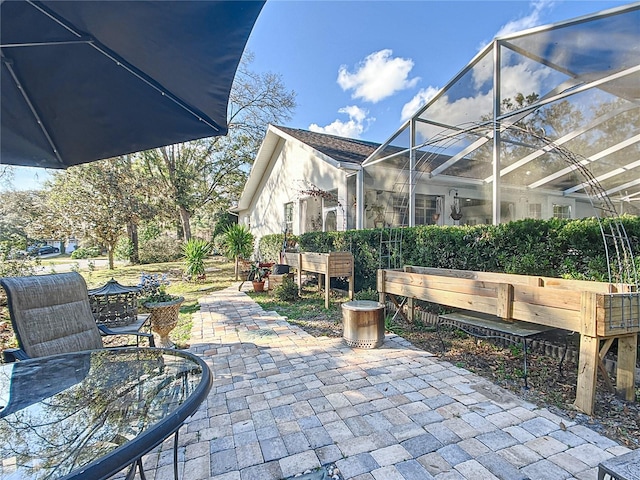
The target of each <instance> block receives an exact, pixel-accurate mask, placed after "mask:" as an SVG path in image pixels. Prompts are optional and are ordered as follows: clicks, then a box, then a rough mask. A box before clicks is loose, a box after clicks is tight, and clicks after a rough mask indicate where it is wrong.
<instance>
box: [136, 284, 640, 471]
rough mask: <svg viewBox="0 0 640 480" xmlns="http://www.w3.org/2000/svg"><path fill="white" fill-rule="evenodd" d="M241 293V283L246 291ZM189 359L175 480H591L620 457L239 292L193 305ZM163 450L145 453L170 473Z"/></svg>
mask: <svg viewBox="0 0 640 480" xmlns="http://www.w3.org/2000/svg"><path fill="white" fill-rule="evenodd" d="M247 286H248V285H247ZM200 303H201V306H202V308H201V311H200V312H198V313H196V314H194V325H193V330H192V338H191V345H192V346H191V349H190V350H191V351H192V352H194V353H196V354H199V355H201V356H203V358H204V359H205V360H206V362H207V363H208V364H209V365H210V367H211V369H212V371H213V375H214V384H213V388H212V390H211V393H210V394H209V397H208V399H207V401H206V402H205V403H204V404H203V405H202V407H201V408H200V410H199V411H198V413H197V414H196V415H194V416H193V417H192V418H191V419H190V420H189V421H188V423H187V424H186V425H185V426H183V427H182V429H181V431H180V443H179V461H180V470H181V478H183V479H184V480H201V479H215V480H280V479H283V478H287V477H291V476H294V475H296V474H299V473H302V472H304V471H306V470H313V469H315V468H317V467H320V466H321V465H325V464H329V463H333V464H335V465H336V466H337V467H338V468H339V470H340V472H341V474H342V476H343V477H344V479H345V480H346V479H353V480H403V479H404V480H428V479H432V478H435V479H438V480H462V479H468V480H491V479H496V478H497V479H502V480H518V479H531V480H537V479H540V480H555V479H572V478H575V479H580V480H586V479H594V480H595V479H596V478H597V465H598V463H599V462H601V461H602V460H606V459H608V458H611V457H613V456H617V455H621V454H623V453H626V452H628V451H629V449H627V448H626V447H623V446H620V445H618V444H617V443H616V442H614V441H612V440H609V439H608V438H606V437H604V436H601V435H599V434H598V433H596V432H595V431H593V430H590V429H589V428H586V427H584V426H582V425H577V424H575V423H573V422H571V421H570V420H568V419H566V418H560V417H558V416H557V415H554V414H553V413H551V412H549V411H548V410H547V409H541V408H537V407H536V406H535V405H533V404H531V403H528V402H526V401H523V400H521V399H519V398H517V397H516V396H514V395H512V394H511V393H509V392H507V391H505V390H503V389H501V388H499V387H497V386H495V385H493V384H492V383H490V382H488V381H487V380H484V379H482V378H481V377H479V376H476V375H474V374H472V373H470V372H468V371H467V370H464V369H462V368H458V367H455V366H454V365H452V364H450V363H448V362H444V361H442V360H440V359H439V358H437V357H436V356H433V355H431V354H429V353H427V352H424V351H422V350H419V349H416V348H414V347H412V345H411V344H409V343H408V342H407V341H405V340H404V339H403V338H401V337H398V336H395V335H391V336H389V335H388V336H387V337H386V339H385V343H384V346H383V347H382V348H379V349H374V350H362V349H354V348H351V347H348V346H346V345H345V343H344V342H343V341H342V339H338V338H326V337H321V338H315V337H313V336H311V335H309V334H307V333H306V332H304V331H303V330H301V329H300V328H298V327H296V326H293V325H290V324H289V323H288V322H287V321H286V319H285V318H283V317H281V316H279V315H278V314H276V313H274V312H264V311H263V310H262V308H261V307H259V306H258V305H257V304H256V303H255V302H253V301H252V300H251V299H250V298H249V297H248V296H247V295H246V294H245V293H243V292H239V291H238V289H237V286H234V287H231V288H228V289H226V290H222V291H219V292H215V293H211V294H209V295H207V296H205V297H203V298H202V299H201V300H200ZM172 455H173V452H172V443H171V439H169V440H167V442H165V443H164V444H163V445H162V447H161V448H159V449H157V450H155V451H153V452H151V453H150V454H149V455H147V456H146V457H145V459H144V463H145V465H146V468H147V478H149V479H156V480H164V479H170V478H173V465H172V458H173V457H172Z"/></svg>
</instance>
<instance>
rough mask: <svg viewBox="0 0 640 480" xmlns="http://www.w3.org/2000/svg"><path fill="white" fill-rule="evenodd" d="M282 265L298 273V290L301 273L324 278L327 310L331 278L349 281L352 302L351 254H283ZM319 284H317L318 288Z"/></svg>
mask: <svg viewBox="0 0 640 480" xmlns="http://www.w3.org/2000/svg"><path fill="white" fill-rule="evenodd" d="M282 257H283V258H282V260H283V263H286V264H287V265H289V266H290V267H292V268H295V269H296V270H297V272H298V288H300V287H301V286H302V272H312V273H319V274H321V275H323V276H324V279H325V280H324V284H325V287H324V292H325V293H324V295H325V299H324V306H325V308H329V292H330V290H331V278H332V277H347V278H348V279H349V299H350V300H353V288H354V285H353V280H354V279H353V255H352V254H351V252H331V253H314V252H307V253H284V254H283V255H282ZM320 284H321V282H318V288H320Z"/></svg>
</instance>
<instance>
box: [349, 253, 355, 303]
mask: <svg viewBox="0 0 640 480" xmlns="http://www.w3.org/2000/svg"><path fill="white" fill-rule="evenodd" d="M354 263H355V262H354V261H353V259H352V260H351V276H350V277H349V300H353V295H354V292H355V288H356V285H355V283H356V275H355V272H354V266H353V264H354Z"/></svg>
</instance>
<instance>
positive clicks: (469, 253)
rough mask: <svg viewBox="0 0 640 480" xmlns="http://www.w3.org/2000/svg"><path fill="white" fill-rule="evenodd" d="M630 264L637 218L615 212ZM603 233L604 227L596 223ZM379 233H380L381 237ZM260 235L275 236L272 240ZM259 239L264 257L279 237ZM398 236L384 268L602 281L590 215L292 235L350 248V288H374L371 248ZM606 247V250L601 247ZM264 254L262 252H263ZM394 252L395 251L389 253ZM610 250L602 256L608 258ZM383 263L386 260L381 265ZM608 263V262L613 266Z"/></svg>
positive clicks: (322, 248)
mask: <svg viewBox="0 0 640 480" xmlns="http://www.w3.org/2000/svg"><path fill="white" fill-rule="evenodd" d="M622 224H623V226H624V229H625V230H626V233H627V236H628V238H629V241H630V244H631V247H632V249H633V250H634V254H635V256H636V265H637V266H638V267H639V268H640V258H639V257H638V255H639V254H640V247H639V239H640V219H639V218H638V217H634V216H624V217H622ZM604 228H605V231H607V230H608V229H609V224H608V223H606V222H605V223H604ZM381 235H384V237H383V241H382V242H381ZM268 237H279V239H280V240H279V242H278V241H277V238H268ZM268 237H263V239H262V240H261V241H260V249H261V250H260V251H261V254H262V256H263V258H265V259H271V256H272V255H273V253H272V252H271V250H266V249H265V251H264V252H263V250H262V247H263V242H264V245H265V247H266V246H267V245H269V248H270V249H273V248H278V249H277V250H275V252H276V255H275V257H274V258H276V259H277V252H279V248H280V246H281V245H282V235H269V236H268ZM388 238H392V239H396V238H397V239H398V240H399V243H400V244H401V245H402V248H401V249H400V250H401V255H402V258H401V259H397V260H398V262H395V260H396V258H395V257H394V259H393V260H392V262H391V265H395V264H396V263H397V264H399V265H420V266H426V267H440V268H455V269H461V270H478V271H486V272H504V273H516V274H522V275H541V276H548V277H562V278H575V279H584V280H598V281H605V280H607V279H608V274H607V260H606V258H607V257H606V254H605V248H604V242H603V239H602V234H601V232H600V227H599V225H598V222H597V221H596V219H595V218H587V219H581V220H561V219H550V220H532V219H527V220H520V221H516V222H510V223H505V224H501V225H477V226H459V227H458V226H455V227H453V226H446V227H438V226H433V225H423V226H418V227H412V228H403V229H393V230H391V231H390V230H349V231H346V232H309V233H305V234H303V235H300V237H299V239H298V243H299V247H300V250H301V251H303V252H320V253H326V252H331V251H350V252H352V253H353V256H354V262H355V265H354V270H355V277H356V285H355V288H356V290H362V289H367V288H373V289H375V288H376V271H377V269H378V268H379V265H380V254H379V251H380V250H381V249H382V250H383V253H384V256H386V255H387V252H386V251H385V249H386V244H385V242H384V240H386V239H388ZM609 249H610V250H612V249H613V247H612V246H609ZM267 252H269V253H268V254H267ZM391 253H392V255H394V256H397V255H398V254H399V252H398V249H396V251H394V252H391ZM611 257H612V255H610V258H611ZM387 265H389V264H388V263H386V260H385V266H387ZM614 268H615V266H614Z"/></svg>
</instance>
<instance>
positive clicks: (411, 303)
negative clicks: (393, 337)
mask: <svg viewBox="0 0 640 480" xmlns="http://www.w3.org/2000/svg"><path fill="white" fill-rule="evenodd" d="M404 271H405V272H407V273H411V272H413V267H412V266H411V265H405V267H404ZM415 315H416V303H415V298H413V297H407V320H408V321H409V322H410V323H413V322H414V320H415Z"/></svg>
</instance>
